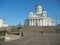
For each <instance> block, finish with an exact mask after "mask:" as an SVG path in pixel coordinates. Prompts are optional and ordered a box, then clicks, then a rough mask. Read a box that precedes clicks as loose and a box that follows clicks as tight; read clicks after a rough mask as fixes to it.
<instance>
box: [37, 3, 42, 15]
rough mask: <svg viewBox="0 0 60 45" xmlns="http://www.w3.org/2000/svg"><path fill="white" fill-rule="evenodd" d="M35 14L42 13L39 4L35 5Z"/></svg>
mask: <svg viewBox="0 0 60 45" xmlns="http://www.w3.org/2000/svg"><path fill="white" fill-rule="evenodd" d="M36 14H37V15H39V14H42V6H41V5H40V4H38V5H36Z"/></svg>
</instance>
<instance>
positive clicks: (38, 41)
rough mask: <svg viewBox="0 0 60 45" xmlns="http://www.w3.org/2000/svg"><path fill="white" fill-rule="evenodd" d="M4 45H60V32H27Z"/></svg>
mask: <svg viewBox="0 0 60 45" xmlns="http://www.w3.org/2000/svg"><path fill="white" fill-rule="evenodd" d="M2 45H60V33H58V34H56V33H43V34H41V33H25V34H24V36H22V37H20V38H19V39H16V40H13V41H9V42H3V43H2Z"/></svg>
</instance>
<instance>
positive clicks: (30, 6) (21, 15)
mask: <svg viewBox="0 0 60 45" xmlns="http://www.w3.org/2000/svg"><path fill="white" fill-rule="evenodd" d="M37 4H40V5H41V6H42V8H43V10H44V9H45V10H46V11H47V16H48V17H54V18H55V20H57V21H58V19H56V17H59V16H60V0H0V18H2V19H3V20H4V21H5V23H6V24H9V25H18V24H19V23H21V24H22V25H24V20H25V19H27V18H28V17H29V11H30V10H32V12H34V13H35V7H36V5H37ZM57 21H56V23H59V21H58V22H57Z"/></svg>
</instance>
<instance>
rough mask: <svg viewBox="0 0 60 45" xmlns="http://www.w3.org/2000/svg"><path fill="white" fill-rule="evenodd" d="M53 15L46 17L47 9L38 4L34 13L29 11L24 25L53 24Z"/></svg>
mask: <svg viewBox="0 0 60 45" xmlns="http://www.w3.org/2000/svg"><path fill="white" fill-rule="evenodd" d="M54 22H55V21H54V18H53V17H50V18H49V17H47V11H46V10H43V9H42V6H41V5H40V4H38V5H36V8H35V13H33V12H32V11H30V12H29V19H26V20H25V22H24V26H55V24H54Z"/></svg>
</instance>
